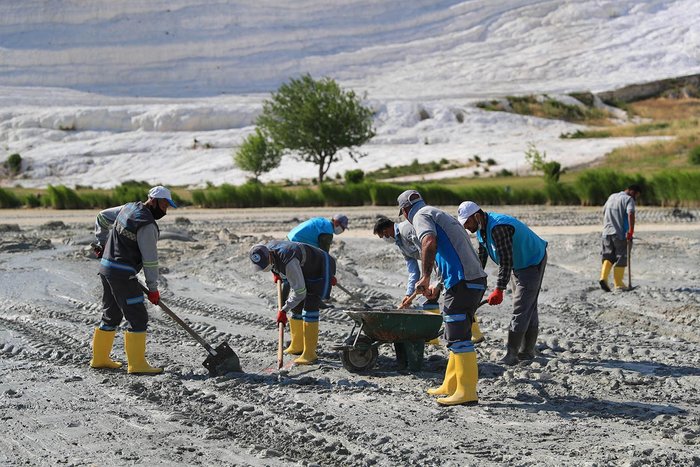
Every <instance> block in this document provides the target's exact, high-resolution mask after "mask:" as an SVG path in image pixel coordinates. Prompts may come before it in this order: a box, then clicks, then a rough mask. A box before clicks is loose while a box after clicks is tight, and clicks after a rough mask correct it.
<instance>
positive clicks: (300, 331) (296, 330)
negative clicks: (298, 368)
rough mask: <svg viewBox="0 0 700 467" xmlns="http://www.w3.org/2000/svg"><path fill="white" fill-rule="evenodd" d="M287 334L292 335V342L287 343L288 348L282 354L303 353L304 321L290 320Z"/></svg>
mask: <svg viewBox="0 0 700 467" xmlns="http://www.w3.org/2000/svg"><path fill="white" fill-rule="evenodd" d="M289 333H290V334H291V335H292V341H291V342H290V343H289V347H287V348H286V349H284V353H286V354H291V355H301V353H302V352H303V351H304V321H302V320H301V319H294V318H292V319H290V320H289Z"/></svg>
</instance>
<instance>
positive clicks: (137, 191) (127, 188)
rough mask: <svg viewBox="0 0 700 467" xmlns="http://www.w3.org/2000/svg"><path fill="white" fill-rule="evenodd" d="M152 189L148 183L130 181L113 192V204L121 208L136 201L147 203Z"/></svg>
mask: <svg viewBox="0 0 700 467" xmlns="http://www.w3.org/2000/svg"><path fill="white" fill-rule="evenodd" d="M150 189H151V185H150V184H149V183H147V182H137V181H134V180H128V181H126V182H123V183H122V184H121V185H119V186H118V187H116V188H114V190H112V202H113V203H114V205H115V206H119V205H121V204H126V203H133V202H135V201H146V199H148V190H150ZM173 201H175V200H173ZM175 203H177V201H175Z"/></svg>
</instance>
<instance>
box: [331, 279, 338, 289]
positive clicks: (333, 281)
mask: <svg viewBox="0 0 700 467" xmlns="http://www.w3.org/2000/svg"><path fill="white" fill-rule="evenodd" d="M337 284H338V279H336V278H335V276H333V277H331V285H332V286H334V287H335V286H336V285H337Z"/></svg>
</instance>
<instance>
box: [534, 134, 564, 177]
mask: <svg viewBox="0 0 700 467" xmlns="http://www.w3.org/2000/svg"><path fill="white" fill-rule="evenodd" d="M525 161H527V163H528V164H530V167H532V170H539V171H541V172H543V173H544V180H545V183H558V182H559V177H560V176H561V174H562V172H563V171H562V170H561V164H560V163H559V162H557V161H548V160H547V153H546V152H542V153H540V152H539V151H538V150H537V148H536V147H535V145H534V144H533V143H528V145H527V151H525Z"/></svg>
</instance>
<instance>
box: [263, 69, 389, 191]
mask: <svg viewBox="0 0 700 467" xmlns="http://www.w3.org/2000/svg"><path fill="white" fill-rule="evenodd" d="M373 113H374V112H373V111H372V109H370V108H368V107H365V106H364V105H362V103H361V101H360V99H359V97H358V96H357V95H356V94H355V92H353V91H345V90H343V89H341V87H340V86H339V85H338V83H336V82H335V81H334V80H333V79H331V78H322V79H320V80H314V79H313V78H312V77H311V76H310V75H309V74H306V75H304V76H302V77H300V78H298V79H291V80H290V81H289V82H288V83H285V84H283V85H282V86H280V88H279V89H278V90H277V92H275V93H273V94H272V97H271V98H270V99H269V100H266V101H265V102H264V103H263V110H262V113H261V114H260V115H259V116H258V118H257V120H256V124H257V125H258V127H260V128H262V129H263V131H264V132H265V134H266V135H268V136H269V138H270V140H271V141H272V144H273V145H274V146H275V147H278V148H281V150H282V151H284V152H288V153H291V154H293V155H294V156H295V157H297V158H298V159H300V160H303V161H306V162H311V163H313V164H316V165H317V166H318V182H319V183H322V182H323V178H324V176H325V175H326V173H327V172H328V169H329V168H330V166H331V164H332V163H333V162H337V161H338V160H340V157H341V155H342V153H340V152H339V151H342V150H347V154H348V156H350V157H351V158H352V159H353V160H355V161H357V158H358V157H362V155H363V154H360V153H357V152H354V151H353V148H355V147H357V146H360V145H362V144H364V143H366V142H367V141H369V140H370V139H371V138H372V137H373V136H374V134H375V133H374V130H373V128H372V116H373Z"/></svg>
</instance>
